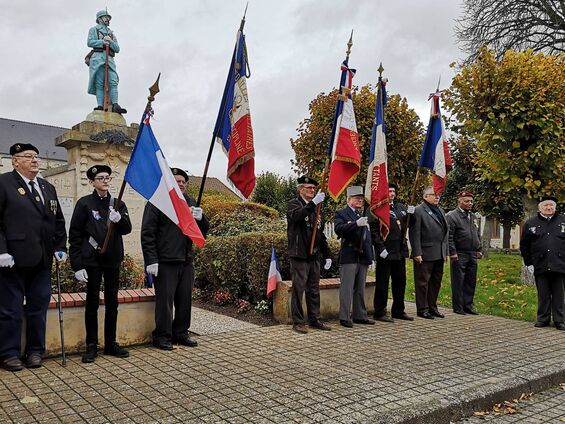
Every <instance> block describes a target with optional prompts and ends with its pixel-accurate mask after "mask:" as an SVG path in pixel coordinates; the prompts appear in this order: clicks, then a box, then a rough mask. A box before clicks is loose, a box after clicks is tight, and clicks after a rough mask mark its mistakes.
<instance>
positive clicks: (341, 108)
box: [328, 59, 361, 200]
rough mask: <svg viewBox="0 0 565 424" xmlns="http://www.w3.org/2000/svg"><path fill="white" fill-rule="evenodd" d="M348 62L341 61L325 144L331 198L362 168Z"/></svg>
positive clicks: (351, 79) (339, 193) (351, 73)
mask: <svg viewBox="0 0 565 424" xmlns="http://www.w3.org/2000/svg"><path fill="white" fill-rule="evenodd" d="M347 62H348V60H347V59H346V60H345V61H344V62H343V64H342V65H341V80H340V89H339V96H338V101H337V106H336V110H335V114H334V122H333V126H332V135H331V141H330V145H329V148H328V156H329V155H330V153H331V158H332V162H331V165H330V175H329V178H328V193H330V195H331V196H332V198H333V199H334V200H337V199H338V197H339V196H340V195H341V193H343V191H344V190H345V189H346V188H347V186H348V185H349V184H351V182H352V181H353V180H355V178H356V177H357V175H359V170H360V168H361V152H360V149H359V134H358V133H357V123H356V122H355V110H354V109H353V99H352V97H351V89H352V86H353V76H354V75H355V69H350V68H349V66H348V64H347ZM336 127H337V128H336Z"/></svg>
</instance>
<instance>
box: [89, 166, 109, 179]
mask: <svg viewBox="0 0 565 424" xmlns="http://www.w3.org/2000/svg"><path fill="white" fill-rule="evenodd" d="M101 172H107V173H108V175H112V169H111V168H110V167H109V166H108V165H94V166H91V167H90V168H88V171H86V177H87V178H88V179H89V180H94V177H96V176H97V175H98V174H100V173H101Z"/></svg>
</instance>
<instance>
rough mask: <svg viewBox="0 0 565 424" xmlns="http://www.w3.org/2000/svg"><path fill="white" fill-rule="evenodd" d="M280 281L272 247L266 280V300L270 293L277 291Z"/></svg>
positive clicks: (275, 254)
mask: <svg viewBox="0 0 565 424" xmlns="http://www.w3.org/2000/svg"><path fill="white" fill-rule="evenodd" d="M281 281H282V277H281V273H280V271H279V264H278V262H277V253H276V251H275V248H274V247H271V265H270V266H269V278H268V279H267V299H268V298H269V297H270V296H271V293H272V292H274V291H275V290H276V289H277V283H279V282H281Z"/></svg>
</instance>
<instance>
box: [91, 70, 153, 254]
mask: <svg viewBox="0 0 565 424" xmlns="http://www.w3.org/2000/svg"><path fill="white" fill-rule="evenodd" d="M160 78H161V73H160V72H159V76H158V77H157V80H156V81H155V82H154V83H153V85H152V86H151V87H149V96H148V97H147V104H146V105H145V110H144V111H143V117H142V118H141V124H140V125H139V129H138V130H137V137H136V142H137V140H138V139H139V134H141V130H142V129H143V125H144V120H145V117H146V116H147V114H148V113H150V112H151V111H152V109H151V103H153V100H155V96H156V95H157V93H158V92H159V79H160ZM133 147H134V148H135V145H134V146H133ZM125 188H126V180H125V179H124V180H123V181H122V186H121V187H120V192H119V193H118V199H117V200H116V202H115V204H114V208H115V209H116V210H118V208H119V207H120V204H121V202H122V196H123V195H124V190H125ZM114 226H115V224H114V223H113V222H111V221H110V224H109V225H108V230H107V231H106V237H104V243H103V244H102V248H101V249H100V254H101V255H103V254H104V253H106V250H108V242H109V241H110V236H111V235H112V232H113V231H114Z"/></svg>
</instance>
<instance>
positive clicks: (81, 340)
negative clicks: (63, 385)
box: [22, 289, 155, 356]
mask: <svg viewBox="0 0 565 424" xmlns="http://www.w3.org/2000/svg"><path fill="white" fill-rule="evenodd" d="M118 302H119V306H118V326H117V339H118V340H117V341H118V343H119V344H120V345H123V346H128V345H134V344H140V343H146V342H148V341H149V340H150V337H151V331H153V329H154V328H155V292H154V290H153V289H139V290H120V291H119V292H118ZM85 304H86V293H63V294H62V295H61V306H62V307H63V328H64V332H65V351H66V352H68V353H74V352H79V351H83V350H84V347H85V337H86V330H85V327H84V305H85ZM104 313H105V307H104V293H102V292H100V307H99V308H98V342H99V344H100V345H104ZM24 328H25V326H24ZM24 340H25V338H24ZM22 346H23V343H22ZM45 347H46V355H47V356H52V355H58V354H60V353H61V335H60V328H59V309H58V304H57V295H52V296H51V302H50V303H49V309H48V310H47V331H46V338H45Z"/></svg>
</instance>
